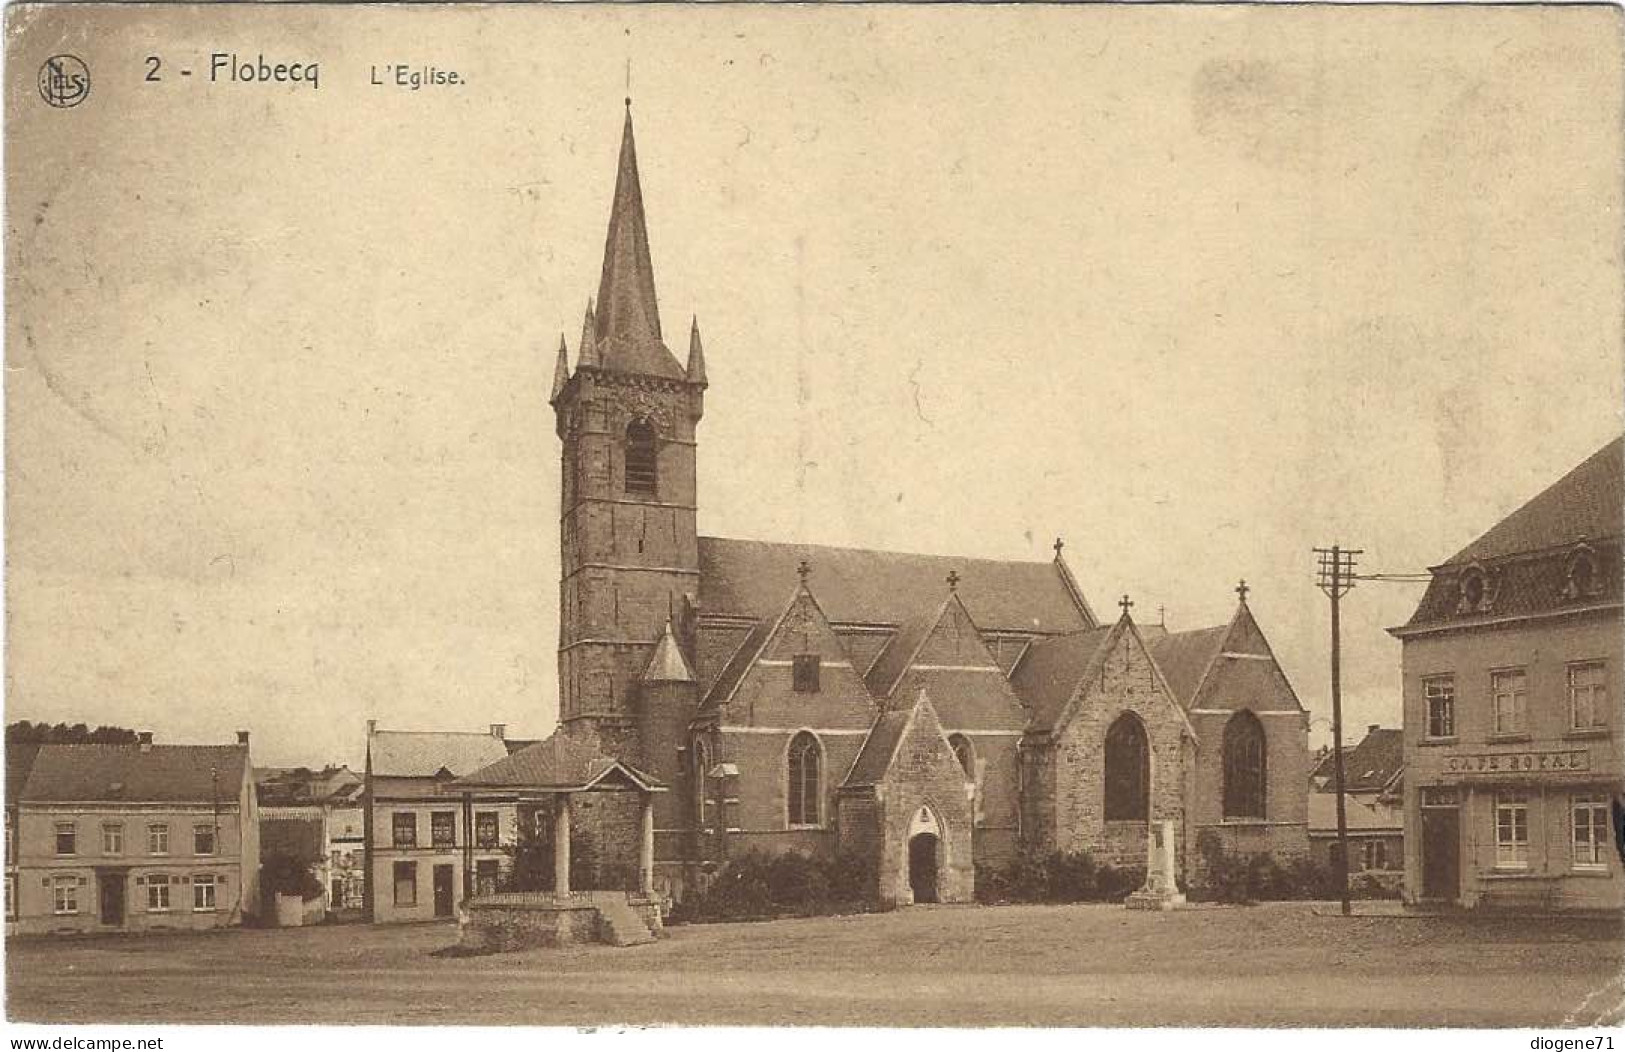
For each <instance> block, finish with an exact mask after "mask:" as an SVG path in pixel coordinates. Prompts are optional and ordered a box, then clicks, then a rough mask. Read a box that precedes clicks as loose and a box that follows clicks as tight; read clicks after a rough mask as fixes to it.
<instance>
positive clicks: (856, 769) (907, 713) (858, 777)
mask: <svg viewBox="0 0 1625 1052" xmlns="http://www.w3.org/2000/svg"><path fill="white" fill-rule="evenodd" d="M913 715H914V710H913V709H912V708H907V709H893V710H892V711H890V712H884V713H881V715H880V718H879V719H877V720H876V721H875V725H874V726H873V727H871V728H870V729H869V736H868V737H866V738H864V739H863V748H862V749H860V750H859V751H858V758H857V759H856V760H854V761H853V762H852V770H851V771H850V772H848V774H847V776H846V781H845V782H844V783H842V784H843V785H847V786H860V785H878V784H879V783H880V782H881V781H883V780H884V779H885V777H886V772H887V771H888V770H889V769H890V768H891V761H892V756H893V755H894V754H895V753H896V752H897V743H898V742H900V741H902V739H903V731H904V730H906V729H907V728H908V721H909V718H910V717H912V716H913Z"/></svg>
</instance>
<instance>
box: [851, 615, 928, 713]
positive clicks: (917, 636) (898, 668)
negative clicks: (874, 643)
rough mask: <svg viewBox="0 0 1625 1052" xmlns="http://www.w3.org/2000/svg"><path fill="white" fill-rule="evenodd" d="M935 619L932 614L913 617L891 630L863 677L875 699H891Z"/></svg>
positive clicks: (864, 683)
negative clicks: (883, 645)
mask: <svg viewBox="0 0 1625 1052" xmlns="http://www.w3.org/2000/svg"><path fill="white" fill-rule="evenodd" d="M933 623H934V619H933V618H930V617H914V618H910V619H909V620H907V621H904V622H903V624H902V625H901V626H900V627H899V628H898V629H897V631H896V632H894V633H892V637H891V638H890V639H889V640H887V641H886V645H885V647H883V648H882V649H881V651H880V653H879V654H878V655H876V656H875V663H874V664H873V665H872V666H870V668H869V671H868V672H867V673H866V674H865V675H864V677H863V685H864V686H866V687H868V688H869V693H870V694H872V695H874V696H875V697H876V698H888V697H890V696H891V692H892V691H893V690H894V689H895V688H896V686H897V681H898V680H900V679H902V677H903V673H904V672H906V671H908V665H909V662H910V661H911V660H912V659H913V657H914V652H915V651H916V650H918V649H920V644H921V643H923V642H925V637H926V636H928V635H930V634H931V628H932V625H933Z"/></svg>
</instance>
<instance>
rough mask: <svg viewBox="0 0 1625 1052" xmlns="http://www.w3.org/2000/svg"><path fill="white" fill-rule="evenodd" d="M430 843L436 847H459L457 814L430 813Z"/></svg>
mask: <svg viewBox="0 0 1625 1052" xmlns="http://www.w3.org/2000/svg"><path fill="white" fill-rule="evenodd" d="M429 843H430V844H432V845H434V846H435V847H456V846H457V812H455V811H433V812H430V814H429Z"/></svg>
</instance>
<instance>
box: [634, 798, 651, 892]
mask: <svg viewBox="0 0 1625 1052" xmlns="http://www.w3.org/2000/svg"><path fill="white" fill-rule="evenodd" d="M638 890H639V891H641V892H643V894H644V895H645V896H651V895H653V894H654V893H655V798H654V794H653V793H645V794H643V840H642V846H641V847H640V848H639V849H638Z"/></svg>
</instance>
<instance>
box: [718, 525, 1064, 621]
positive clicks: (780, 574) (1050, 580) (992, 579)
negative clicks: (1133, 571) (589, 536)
mask: <svg viewBox="0 0 1625 1052" xmlns="http://www.w3.org/2000/svg"><path fill="white" fill-rule="evenodd" d="M699 541H700V610H701V612H702V613H703V614H733V615H738V616H743V617H751V618H756V619H758V620H759V619H762V618H770V617H775V616H777V615H778V613H779V611H780V610H781V609H782V608H783V606H784V596H785V593H786V592H788V591H789V590H790V589H791V588H793V587H794V586H795V582H796V566H797V565H798V564H799V563H800V562H801V561H802V560H803V559H805V560H807V561H808V563H810V564H811V566H812V579H811V582H810V584H811V587H812V590H813V591H814V592H815V593H816V594H817V596H818V603H819V605H820V606H821V607H822V608H823V609H824V612H825V613H826V614H827V615H828V616H829V619H830V620H831V621H833V622H836V623H860V624H883V625H896V624H901V623H902V622H904V621H907V620H909V619H910V618H913V617H915V616H917V615H918V614H919V612H920V611H921V610H932V609H935V608H936V607H937V605H938V604H939V603H941V602H942V596H943V592H944V591H945V589H946V584H945V583H944V582H945V581H946V580H947V577H948V573H949V571H955V572H957V573H958V574H959V576H960V581H961V583H960V585H959V595H960V598H961V599H963V600H964V602H965V606H966V608H967V609H968V610H969V611H970V615H971V618H972V619H973V620H974V621H975V622H976V624H977V626H978V627H979V628H981V629H982V630H983V631H1014V632H1046V633H1052V632H1073V631H1078V630H1080V629H1085V628H1089V627H1091V625H1090V622H1089V620H1088V618H1087V617H1086V616H1085V614H1084V613H1083V609H1082V606H1081V603H1080V601H1079V600H1078V599H1077V598H1075V597H1074V595H1073V593H1072V590H1071V588H1070V587H1069V585H1068V583H1067V581H1066V579H1065V578H1064V577H1063V574H1062V571H1061V568H1060V566H1059V565H1058V564H1057V563H1055V562H1053V561H1051V562H1004V561H999V560H994V559H966V558H962V557H960V556H953V555H916V554H908V553H903V552H881V551H872V550H869V549H863V548H832V547H828V546H825V545H819V544H778V543H773V542H768V541H742V540H730V539H727V538H722V537H701V538H700V539H699Z"/></svg>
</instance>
